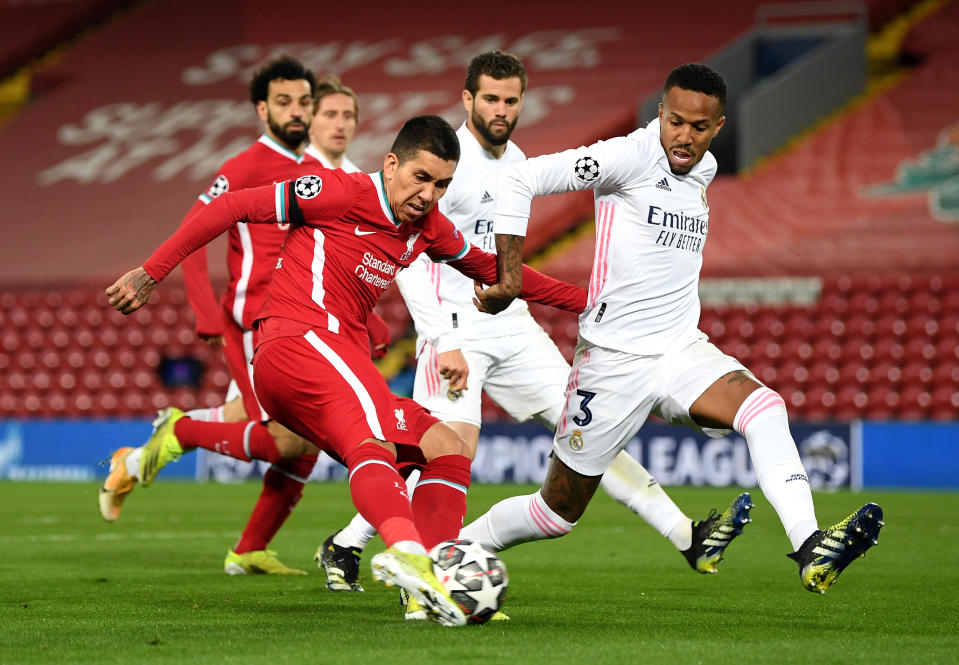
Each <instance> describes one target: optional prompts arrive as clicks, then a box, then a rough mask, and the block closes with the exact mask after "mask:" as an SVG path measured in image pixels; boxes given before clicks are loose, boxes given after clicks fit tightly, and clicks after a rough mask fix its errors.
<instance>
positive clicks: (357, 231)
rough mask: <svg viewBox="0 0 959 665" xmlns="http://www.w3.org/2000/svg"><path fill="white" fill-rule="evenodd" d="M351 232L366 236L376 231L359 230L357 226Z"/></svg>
mask: <svg viewBox="0 0 959 665" xmlns="http://www.w3.org/2000/svg"><path fill="white" fill-rule="evenodd" d="M353 233H355V234H356V235H358V236H368V235H373V234H374V233H376V231H360V227H359V226H357V227H356V228H355V229H353Z"/></svg>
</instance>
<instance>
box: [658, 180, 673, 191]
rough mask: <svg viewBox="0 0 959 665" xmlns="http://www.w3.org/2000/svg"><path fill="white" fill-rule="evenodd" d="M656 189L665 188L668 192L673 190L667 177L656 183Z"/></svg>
mask: <svg viewBox="0 0 959 665" xmlns="http://www.w3.org/2000/svg"><path fill="white" fill-rule="evenodd" d="M656 189H665V190H666V191H667V192H671V191H673V190H672V189H670V188H669V182H668V181H667V180H666V178H663V179H662V180H660V181H659V182H657V183H656Z"/></svg>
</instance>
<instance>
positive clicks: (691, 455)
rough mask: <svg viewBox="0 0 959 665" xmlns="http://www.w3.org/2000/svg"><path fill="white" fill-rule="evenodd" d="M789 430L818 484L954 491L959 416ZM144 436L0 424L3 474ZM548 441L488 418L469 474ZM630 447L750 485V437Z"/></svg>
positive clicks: (99, 452) (101, 472)
mask: <svg viewBox="0 0 959 665" xmlns="http://www.w3.org/2000/svg"><path fill="white" fill-rule="evenodd" d="M792 432H793V436H794V438H795V439H796V445H797V446H798V448H799V453H800V455H801V456H802V458H803V463H804V464H805V466H806V470H807V472H808V473H809V479H810V481H811V482H812V484H813V487H815V488H816V489H819V490H831V489H837V488H844V487H852V488H859V487H863V486H866V487H908V488H917V489H918V488H923V489H959V446H957V445H955V442H956V441H959V423H858V422H857V423H853V424H851V425H850V424H829V423H826V424H793V425H792ZM149 435H150V423H149V421H145V420H142V421H141V420H134V421H124V422H104V421H22V422H21V421H6V422H0V479H4V480H11V481H29V480H37V481H51V480H59V481H77V482H89V483H98V482H100V481H101V480H102V478H103V477H104V476H105V475H106V473H107V467H108V464H109V459H110V454H111V452H112V451H113V450H114V449H115V448H117V447H119V446H123V445H138V444H139V443H140V442H142V441H144V440H146V438H147V437H148V436H149ZM552 443H553V440H552V436H550V434H549V433H548V432H547V431H546V430H545V429H544V428H542V427H541V426H539V425H534V424H523V425H516V424H504V425H486V426H485V427H484V428H483V434H482V436H481V437H480V443H479V448H478V450H477V455H476V460H475V462H474V464H473V479H474V480H475V481H476V482H480V483H512V482H533V483H539V482H540V481H542V479H543V477H544V475H545V473H546V467H547V465H548V462H549V459H548V458H549V452H550V450H551V448H552ZM627 450H628V452H629V453H630V454H631V455H633V456H634V457H635V458H636V459H638V460H640V461H641V462H642V463H643V464H644V465H645V466H646V468H648V469H649V471H650V472H651V473H652V474H653V476H654V477H655V478H656V479H657V480H658V481H659V482H660V483H661V484H663V485H673V486H675V485H694V486H704V485H705V486H711V487H726V486H731V485H732V486H742V487H752V486H754V485H755V484H756V474H755V472H754V471H753V468H752V464H751V463H750V461H749V453H748V450H747V447H746V442H745V441H744V440H743V439H742V437H740V436H739V435H737V434H733V435H731V436H729V437H726V438H722V439H710V438H707V437H706V436H704V435H701V434H697V433H695V432H693V431H692V430H689V429H686V428H680V427H672V426H669V425H661V424H647V425H646V426H645V427H643V429H642V431H641V432H640V434H639V436H637V437H636V438H634V439H633V440H632V441H631V442H630V443H629V445H628V446H627ZM267 467H268V465H267V464H266V463H265V462H254V463H248V462H239V461H237V460H233V459H230V458H228V457H223V456H221V455H215V454H207V453H206V451H199V453H197V454H188V455H186V456H184V458H183V459H181V460H180V461H179V462H176V463H173V464H170V465H169V466H168V467H167V468H165V469H163V471H162V472H161V474H160V480H161V481H162V480H164V479H179V480H184V479H190V480H193V479H195V480H201V481H206V480H213V481H219V482H240V481H243V480H246V479H253V478H259V477H261V476H262V475H263V472H264V471H265V470H266V468H267ZM345 476H346V474H345V469H343V467H341V466H340V465H339V464H337V463H336V462H334V461H333V460H331V459H330V458H329V457H327V456H326V455H321V456H320V459H319V462H318V463H317V466H316V469H315V470H314V473H313V476H312V479H313V480H318V481H324V480H341V479H343V478H345Z"/></svg>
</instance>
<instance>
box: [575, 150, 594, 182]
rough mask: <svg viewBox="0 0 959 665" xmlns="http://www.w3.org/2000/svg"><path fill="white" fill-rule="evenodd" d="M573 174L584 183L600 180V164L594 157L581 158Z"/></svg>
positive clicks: (577, 161)
mask: <svg viewBox="0 0 959 665" xmlns="http://www.w3.org/2000/svg"><path fill="white" fill-rule="evenodd" d="M573 173H574V174H575V175H576V177H577V178H578V179H579V180H582V181H583V182H593V181H594V180H596V179H597V178H599V162H597V161H596V160H595V159H593V158H592V157H589V156H586V157H580V158H579V159H577V160H576V165H575V166H574V167H573Z"/></svg>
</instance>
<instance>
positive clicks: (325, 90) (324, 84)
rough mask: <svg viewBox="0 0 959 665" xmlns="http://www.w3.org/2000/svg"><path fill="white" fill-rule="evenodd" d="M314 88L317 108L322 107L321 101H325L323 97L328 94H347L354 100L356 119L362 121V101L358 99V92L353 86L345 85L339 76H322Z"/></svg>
mask: <svg viewBox="0 0 959 665" xmlns="http://www.w3.org/2000/svg"><path fill="white" fill-rule="evenodd" d="M314 89H315V90H316V92H315V93H314V95H313V99H315V100H316V108H317V110H319V108H320V102H321V101H323V98H324V97H326V96H327V95H335V94H340V95H346V96H347V97H350V98H351V99H352V100H353V111H355V113H356V121H357V122H359V121H360V103H359V102H358V101H356V93H355V92H353V88H351V87H350V86H348V85H343V82H342V81H340V79H339V77H337V76H333V75H332V74H327V75H326V76H323V77H322V78H320V80H319V81H318V82H317V84H316V86H315V88H314Z"/></svg>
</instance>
